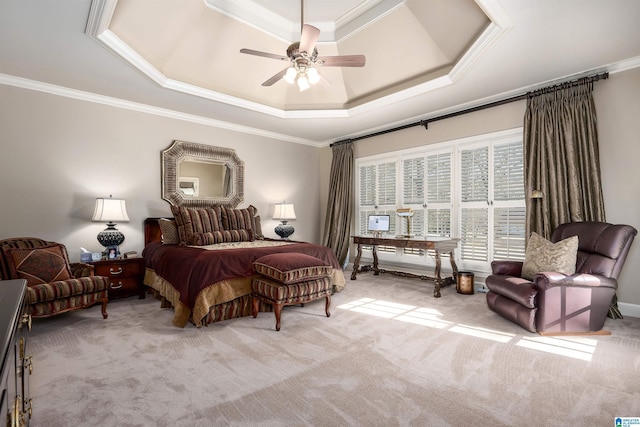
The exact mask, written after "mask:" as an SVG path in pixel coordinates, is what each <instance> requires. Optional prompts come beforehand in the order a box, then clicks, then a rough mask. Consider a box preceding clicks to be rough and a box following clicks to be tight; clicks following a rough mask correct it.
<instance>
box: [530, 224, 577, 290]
mask: <svg viewBox="0 0 640 427" xmlns="http://www.w3.org/2000/svg"><path fill="white" fill-rule="evenodd" d="M577 256H578V236H572V237H569V238H566V239H564V240H561V241H559V242H557V243H552V242H550V241H549V240H547V239H545V238H544V237H542V236H540V235H539V234H537V233H535V232H533V233H531V237H530V238H529V242H528V243H527V248H526V250H525V254H524V263H523V265H522V277H523V278H525V279H528V280H533V277H534V276H535V275H536V274H538V273H540V272H543V271H554V272H557V273H563V274H566V275H571V274H573V273H575V272H576V258H577Z"/></svg>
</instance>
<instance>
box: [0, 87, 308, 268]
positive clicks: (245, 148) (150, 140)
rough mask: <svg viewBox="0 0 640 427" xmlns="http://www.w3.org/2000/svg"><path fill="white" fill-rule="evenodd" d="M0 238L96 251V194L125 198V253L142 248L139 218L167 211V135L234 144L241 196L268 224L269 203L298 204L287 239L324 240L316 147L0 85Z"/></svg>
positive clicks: (269, 227)
mask: <svg viewBox="0 0 640 427" xmlns="http://www.w3.org/2000/svg"><path fill="white" fill-rule="evenodd" d="M0 130H1V132H0V239H3V238H8V237H16V236H37V237H41V238H44V239H48V240H53V241H57V242H61V243H64V244H65V245H67V247H68V249H69V252H70V256H71V258H72V259H78V258H79V250H80V249H79V248H80V247H81V246H82V247H85V248H87V249H89V250H92V251H98V250H101V249H102V247H101V246H100V244H99V243H98V241H97V240H96V235H97V234H98V232H99V231H101V230H102V229H104V228H105V226H104V224H100V223H94V222H91V216H92V214H93V209H94V204H95V198H96V197H104V196H108V195H109V194H113V196H114V197H119V198H124V199H126V201H127V210H128V213H129V217H130V218H131V222H129V223H123V224H118V228H119V229H120V230H121V231H122V232H123V233H124V234H125V236H126V240H125V242H124V243H123V245H122V248H121V249H122V250H123V251H129V250H136V251H138V252H140V251H142V248H143V230H142V222H143V220H144V218H146V217H150V216H170V210H169V204H168V203H167V202H165V201H164V200H162V198H161V185H160V152H161V151H162V150H164V149H166V148H168V147H169V145H170V144H171V142H172V141H173V140H176V139H179V140H183V141H190V142H197V143H203V144H210V145H216V146H220V147H228V148H233V149H235V150H236V152H237V153H238V156H239V157H240V159H242V160H243V161H244V163H245V198H244V202H243V203H242V204H241V205H240V207H246V206H248V205H249V204H253V205H254V206H256V207H257V208H258V212H259V214H261V217H262V226H263V231H264V233H265V235H267V236H271V237H274V238H277V237H278V236H276V234H275V233H274V231H273V229H274V227H275V226H276V225H277V224H278V221H273V220H272V219H271V216H272V214H273V209H274V203H277V202H282V201H283V200H286V201H287V202H292V203H294V204H295V209H296V215H297V217H298V219H297V220H296V221H292V222H291V224H292V225H293V226H294V227H295V228H296V232H295V234H294V235H293V236H292V237H293V238H295V239H298V240H305V241H310V242H319V241H320V231H319V227H318V224H319V223H320V190H319V188H320V187H319V183H318V176H319V175H320V171H319V167H320V161H319V156H320V149H319V148H316V147H310V146H305V145H300V144H294V143H289V142H282V141H277V140H273V139H268V138H264V137H260V136H254V135H248V134H244V133H238V132H234V131H228V130H224V129H219V128H214V127H211V126H205V125H200V124H194V123H189V122H185V121H180V120H174V119H169V118H165V117H160V116H155V115H151V114H145V113H140V112H135V111H130V110H125V109H120V108H115V107H110V106H105V105H101V104H96V103H91V102H85V101H79V100H75V99H71V98H66V97H61V96H55V95H50V94H45V93H39V92H35V91H29V90H25V89H20V88H15V87H10V86H2V85H0Z"/></svg>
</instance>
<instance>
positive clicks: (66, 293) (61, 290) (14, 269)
mask: <svg viewBox="0 0 640 427" xmlns="http://www.w3.org/2000/svg"><path fill="white" fill-rule="evenodd" d="M8 279H26V280H27V304H28V306H29V313H30V314H31V316H33V317H47V316H53V315H55V314H59V313H64V312H67V311H71V310H76V309H79V308H85V307H89V306H91V305H93V304H96V303H98V302H100V303H102V317H103V318H105V319H106V318H107V303H108V301H109V294H108V289H109V288H108V278H107V277H104V276H94V275H93V265H91V264H86V263H81V262H79V263H69V255H68V253H67V249H66V248H65V246H64V245H62V244H60V243H55V242H47V241H45V240H42V239H38V238H34V237H19V238H12V239H5V240H0V280H8ZM0 286H1V283H0Z"/></svg>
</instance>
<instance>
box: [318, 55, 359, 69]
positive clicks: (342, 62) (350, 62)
mask: <svg viewBox="0 0 640 427" xmlns="http://www.w3.org/2000/svg"><path fill="white" fill-rule="evenodd" d="M365 62H366V59H365V57H364V55H341V56H319V57H318V59H317V60H316V64H318V65H322V66H323V67H364V64H365Z"/></svg>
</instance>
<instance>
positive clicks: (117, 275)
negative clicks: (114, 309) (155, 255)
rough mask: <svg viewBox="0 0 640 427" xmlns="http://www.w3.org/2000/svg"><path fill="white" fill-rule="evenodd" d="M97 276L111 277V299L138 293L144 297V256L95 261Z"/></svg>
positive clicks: (140, 296)
mask: <svg viewBox="0 0 640 427" xmlns="http://www.w3.org/2000/svg"><path fill="white" fill-rule="evenodd" d="M90 264H93V265H94V266H95V269H94V274H95V275H96V276H107V277H108V278H109V300H112V299H116V298H125V297H129V296H132V295H138V298H144V295H145V294H144V286H143V284H142V282H143V280H144V272H145V265H144V258H122V259H107V260H102V261H93V262H91V263H90Z"/></svg>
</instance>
